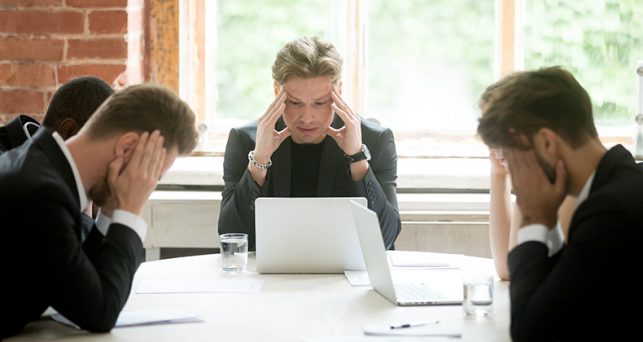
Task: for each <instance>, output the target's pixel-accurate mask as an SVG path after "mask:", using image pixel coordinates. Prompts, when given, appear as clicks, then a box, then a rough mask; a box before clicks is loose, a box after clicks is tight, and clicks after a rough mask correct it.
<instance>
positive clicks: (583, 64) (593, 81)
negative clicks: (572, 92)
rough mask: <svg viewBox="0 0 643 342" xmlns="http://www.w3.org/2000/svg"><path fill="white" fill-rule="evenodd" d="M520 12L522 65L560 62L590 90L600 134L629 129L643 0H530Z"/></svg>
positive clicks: (642, 38)
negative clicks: (523, 52) (523, 42)
mask: <svg viewBox="0 0 643 342" xmlns="http://www.w3.org/2000/svg"><path fill="white" fill-rule="evenodd" d="M524 13H525V15H524V26H525V37H524V39H525V68H526V69H531V68H537V67H539V66H541V65H562V66H564V67H565V68H567V69H568V70H570V71H571V72H572V73H573V74H574V75H575V76H576V77H577V78H578V80H579V82H580V83H581V84H582V85H583V86H584V87H585V89H587V91H588V92H589V94H590V96H591V98H592V102H593V105H594V115H595V120H596V123H597V125H598V126H599V127H600V128H601V129H602V132H601V133H600V135H601V136H603V135H605V139H608V140H609V139H614V138H618V137H619V136H620V137H628V138H629V136H631V135H633V134H634V132H633V131H630V128H631V126H632V125H633V124H634V116H635V115H636V109H635V105H636V99H637V95H636V71H635V70H636V63H637V60H643V34H642V32H643V20H641V18H643V2H641V1H636V0H629V1H628V0H625V1H616V0H596V1H573V2H570V1H564V0H547V1H540V0H539V1H533V0H531V1H526V2H525V12H524Z"/></svg>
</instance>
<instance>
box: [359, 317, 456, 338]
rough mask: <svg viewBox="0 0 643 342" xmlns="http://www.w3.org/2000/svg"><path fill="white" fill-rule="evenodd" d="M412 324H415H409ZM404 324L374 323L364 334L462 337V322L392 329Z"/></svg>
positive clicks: (439, 322)
mask: <svg viewBox="0 0 643 342" xmlns="http://www.w3.org/2000/svg"><path fill="white" fill-rule="evenodd" d="M408 323H412V324H413V322H408ZM401 324H404V322H389V323H372V324H367V325H366V326H365V327H364V334H366V335H369V336H443V337H457V338H460V337H462V321H437V323H429V324H422V325H418V326H411V327H409V328H401V329H400V328H398V329H392V328H391V326H400V325H401Z"/></svg>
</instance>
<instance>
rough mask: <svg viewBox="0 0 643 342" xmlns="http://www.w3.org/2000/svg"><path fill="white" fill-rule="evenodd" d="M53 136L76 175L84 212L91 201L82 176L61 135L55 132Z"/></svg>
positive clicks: (81, 206)
mask: <svg viewBox="0 0 643 342" xmlns="http://www.w3.org/2000/svg"><path fill="white" fill-rule="evenodd" d="M52 135H53V137H54V140H56V143H58V146H59V147H60V150H61V151H63V154H64V155H65V158H66V159H67V162H68V163H69V166H70V167H71V172H72V173H73V174H74V180H75V181H76V189H78V198H79V199H80V209H81V210H84V209H85V208H86V207H87V203H88V202H89V200H88V199H87V194H86V193H85V187H84V186H83V182H82V180H81V179H80V174H79V173H78V168H77V167H76V163H75V162H74V158H72V156H71V153H70V152H69V149H68V148H67V145H66V144H65V141H64V140H63V138H62V137H61V136H60V134H58V132H54V133H53V134H52Z"/></svg>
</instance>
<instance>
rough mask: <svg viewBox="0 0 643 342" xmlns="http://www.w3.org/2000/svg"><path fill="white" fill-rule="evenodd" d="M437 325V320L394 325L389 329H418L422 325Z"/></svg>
mask: <svg viewBox="0 0 643 342" xmlns="http://www.w3.org/2000/svg"><path fill="white" fill-rule="evenodd" d="M438 323H440V321H438V320H435V321H417V322H409V323H400V324H394V325H391V326H390V328H391V330H394V329H405V328H412V327H419V326H422V325H428V324H438Z"/></svg>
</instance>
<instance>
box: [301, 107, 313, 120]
mask: <svg viewBox="0 0 643 342" xmlns="http://www.w3.org/2000/svg"><path fill="white" fill-rule="evenodd" d="M299 120H301V121H302V122H304V123H309V122H313V121H315V112H314V110H313V109H312V108H310V107H309V106H305V107H304V109H303V110H302V111H301V116H300V118H299Z"/></svg>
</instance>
